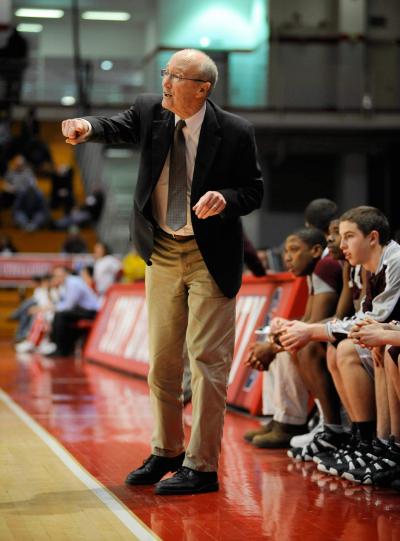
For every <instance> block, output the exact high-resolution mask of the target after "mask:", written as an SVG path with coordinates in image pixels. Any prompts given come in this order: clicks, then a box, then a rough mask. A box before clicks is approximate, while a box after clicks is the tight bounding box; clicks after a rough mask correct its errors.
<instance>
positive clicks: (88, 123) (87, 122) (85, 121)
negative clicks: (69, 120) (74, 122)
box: [79, 118, 93, 137]
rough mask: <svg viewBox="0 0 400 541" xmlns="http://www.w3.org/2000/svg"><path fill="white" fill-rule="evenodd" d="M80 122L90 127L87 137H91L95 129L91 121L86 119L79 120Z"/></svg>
mask: <svg viewBox="0 0 400 541" xmlns="http://www.w3.org/2000/svg"><path fill="white" fill-rule="evenodd" d="M79 120H82V122H84V123H85V124H86V126H87V127H88V129H89V131H88V133H87V134H86V137H90V136H91V135H92V132H93V128H92V125H91V123H90V122H89V120H86V118H79Z"/></svg>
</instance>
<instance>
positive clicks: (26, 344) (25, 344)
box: [15, 340, 35, 353]
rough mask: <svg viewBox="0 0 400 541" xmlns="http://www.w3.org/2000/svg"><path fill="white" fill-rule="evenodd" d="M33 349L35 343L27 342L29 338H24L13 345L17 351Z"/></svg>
mask: <svg viewBox="0 0 400 541" xmlns="http://www.w3.org/2000/svg"><path fill="white" fill-rule="evenodd" d="M34 349H35V344H33V343H32V342H29V340H24V341H23V342H20V343H19V344H17V345H16V346H15V351H16V352H17V353H30V352H31V351H34Z"/></svg>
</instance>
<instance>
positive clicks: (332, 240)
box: [327, 220, 344, 259]
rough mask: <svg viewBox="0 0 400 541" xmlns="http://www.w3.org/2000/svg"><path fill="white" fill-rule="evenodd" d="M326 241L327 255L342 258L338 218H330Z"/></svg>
mask: <svg viewBox="0 0 400 541" xmlns="http://www.w3.org/2000/svg"><path fill="white" fill-rule="evenodd" d="M327 243H328V250H329V255H330V256H331V257H333V259H344V255H343V252H342V250H341V249H340V233H339V220H332V221H331V223H330V224H329V233H328V237H327Z"/></svg>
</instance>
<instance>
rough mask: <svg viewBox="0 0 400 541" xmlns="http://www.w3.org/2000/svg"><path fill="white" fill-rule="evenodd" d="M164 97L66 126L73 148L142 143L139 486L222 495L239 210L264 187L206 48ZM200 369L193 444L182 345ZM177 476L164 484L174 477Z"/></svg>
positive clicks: (247, 135) (246, 129) (186, 57)
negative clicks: (216, 91)
mask: <svg viewBox="0 0 400 541" xmlns="http://www.w3.org/2000/svg"><path fill="white" fill-rule="evenodd" d="M161 76H162V90H163V93H162V96H156V95H140V96H138V97H137V99H136V101H135V104H134V105H133V106H132V107H131V108H130V109H129V110H127V111H125V112H123V113H120V114H118V115H116V116H114V117H111V118H103V117H86V118H83V119H70V120H65V121H64V122H63V124H62V130H63V134H64V135H65V137H66V138H67V143H70V144H73V145H75V144H78V143H83V142H85V141H88V140H90V141H99V142H103V143H109V144H111V143H133V144H138V145H140V149H141V163H140V169H139V175H138V181H137V186H136V192H135V197H134V203H133V211H132V218H131V235H132V237H133V240H134V242H135V244H136V247H137V249H138V252H139V254H140V255H141V257H142V258H143V259H144V260H145V261H146V263H147V265H148V266H147V269H146V296H147V303H148V312H149V343H150V372H149V378H148V381H149V386H150V396H151V401H152V406H153V412H154V416H155V429H154V433H153V438H152V454H151V455H150V456H149V457H148V458H147V459H146V460H145V461H144V464H143V466H141V467H139V468H138V469H136V470H134V471H132V472H131V473H130V474H129V475H128V477H127V479H126V482H127V483H128V484H131V485H147V484H154V483H157V484H156V488H155V491H156V493H157V494H198V493H203V492H212V491H216V490H218V488H219V487H218V476H217V469H218V458H219V454H220V449H221V438H222V430H223V422H224V414H225V403H226V387H227V378H228V373H229V368H230V364H231V360H232V355H233V348H234V335H235V296H236V294H237V292H238V290H239V287H240V284H241V276H242V263H243V237H242V226H241V221H240V216H241V215H245V214H248V213H250V212H251V211H252V210H254V209H256V208H258V207H259V206H260V204H261V201H262V195H263V184H262V178H261V173H260V170H259V167H258V164H257V158H256V145H255V139H254V134H253V130H252V128H251V126H250V125H249V123H248V122H246V121H245V120H243V119H241V118H239V117H237V116H235V115H232V114H229V113H227V112H225V111H223V110H222V109H220V108H219V107H218V106H217V105H215V104H214V103H213V102H212V101H210V100H209V99H208V96H209V95H210V93H211V91H212V89H213V87H214V86H215V84H216V82H217V77H218V72H217V67H216V65H215V64H214V62H213V61H212V60H211V58H209V57H208V56H207V55H206V54H204V53H202V52H201V51H197V50H191V49H185V50H182V51H179V52H177V53H175V54H174V55H173V56H172V57H171V58H170V60H169V62H168V64H167V66H166V68H165V69H163V70H161ZM185 341H186V344H187V348H188V355H189V359H190V366H191V371H192V390H193V423H192V432H191V437H190V441H189V444H188V445H187V447H186V452H185V447H184V433H183V425H182V373H183V347H184V343H185ZM170 471H171V472H176V473H175V475H174V476H173V477H171V478H169V479H166V480H163V481H161V479H162V478H163V477H164V475H165V474H166V473H168V472H170Z"/></svg>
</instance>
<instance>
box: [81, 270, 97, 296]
mask: <svg viewBox="0 0 400 541" xmlns="http://www.w3.org/2000/svg"><path fill="white" fill-rule="evenodd" d="M93 271H94V268H93V265H85V266H83V267H82V268H81V270H80V271H79V276H80V277H81V278H82V280H84V282H85V284H86V285H88V286H89V287H90V289H93V291H94V292H95V293H97V291H96V284H95V283H94V278H93Z"/></svg>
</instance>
